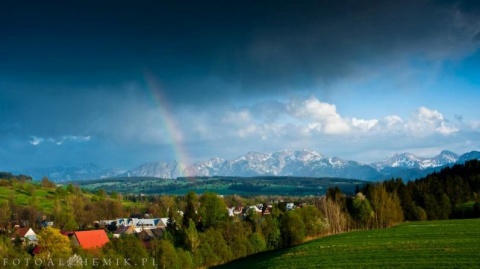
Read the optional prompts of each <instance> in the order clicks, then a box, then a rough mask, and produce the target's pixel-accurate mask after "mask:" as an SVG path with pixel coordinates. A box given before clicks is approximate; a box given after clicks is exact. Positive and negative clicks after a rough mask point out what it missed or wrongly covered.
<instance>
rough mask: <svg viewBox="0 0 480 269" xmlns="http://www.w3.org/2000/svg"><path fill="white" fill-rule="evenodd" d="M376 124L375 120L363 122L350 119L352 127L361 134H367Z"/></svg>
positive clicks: (362, 120)
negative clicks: (361, 132)
mask: <svg viewBox="0 0 480 269" xmlns="http://www.w3.org/2000/svg"><path fill="white" fill-rule="evenodd" d="M377 124H378V120H377V119H372V120H364V119H357V118H353V119H352V126H353V127H355V128H358V129H359V130H361V131H363V132H367V131H369V130H371V129H372V128H373V127H375V126H376V125H377Z"/></svg>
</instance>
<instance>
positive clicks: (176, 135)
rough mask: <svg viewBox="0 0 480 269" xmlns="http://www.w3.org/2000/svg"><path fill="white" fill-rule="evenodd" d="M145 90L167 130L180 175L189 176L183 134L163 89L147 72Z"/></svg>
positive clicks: (168, 140)
mask: <svg viewBox="0 0 480 269" xmlns="http://www.w3.org/2000/svg"><path fill="white" fill-rule="evenodd" d="M144 79H145V84H146V87H145V88H146V91H147V93H148V96H149V98H150V100H152V101H153V102H154V106H155V107H156V108H158V111H159V115H160V119H161V121H162V125H163V126H164V127H165V130H166V131H167V137H166V138H167V142H168V143H169V144H170V145H171V146H172V150H173V154H174V159H175V161H177V163H178V164H179V165H180V171H181V172H182V173H183V175H182V176H189V175H188V174H186V173H187V171H185V169H184V168H185V166H186V165H189V164H190V162H189V158H188V154H187V150H186V148H185V147H184V146H183V143H182V142H183V138H184V135H183V133H182V131H181V130H180V128H178V126H177V124H176V120H175V118H174V117H173V116H172V115H171V113H170V109H169V105H168V102H167V99H166V98H165V96H164V95H163V91H162V88H161V86H160V85H159V83H158V82H157V81H156V79H155V78H154V77H153V76H152V75H151V74H150V73H148V72H144Z"/></svg>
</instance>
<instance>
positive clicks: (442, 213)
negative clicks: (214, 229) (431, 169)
mask: <svg viewBox="0 0 480 269" xmlns="http://www.w3.org/2000/svg"><path fill="white" fill-rule="evenodd" d="M383 184H384V185H385V187H386V189H387V191H388V192H390V193H396V194H397V195H398V197H399V198H400V200H401V205H402V208H403V211H404V216H405V219H406V220H424V219H428V220H435V219H448V218H468V217H480V161H478V160H471V161H468V162H466V163H465V164H457V165H454V166H452V167H446V168H444V169H442V170H441V171H439V172H435V173H432V174H430V175H428V176H426V177H424V178H422V179H417V180H415V181H409V182H408V183H407V184H404V183H403V181H402V180H401V179H391V180H388V181H385V182H384V183H383ZM372 187H373V185H371V184H367V185H366V186H365V187H364V188H363V189H362V190H361V191H362V192H363V193H367V194H368V193H369V192H370V189H371V188H372Z"/></svg>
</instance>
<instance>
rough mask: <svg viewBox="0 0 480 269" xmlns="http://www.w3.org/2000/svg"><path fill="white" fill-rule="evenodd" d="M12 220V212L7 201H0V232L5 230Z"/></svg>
mask: <svg viewBox="0 0 480 269" xmlns="http://www.w3.org/2000/svg"><path fill="white" fill-rule="evenodd" d="M11 218H12V210H11V207H10V202H9V201H8V200H0V231H1V230H2V228H3V229H7V228H8V226H9V223H10V220H11Z"/></svg>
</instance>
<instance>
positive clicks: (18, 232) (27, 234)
mask: <svg viewBox="0 0 480 269" xmlns="http://www.w3.org/2000/svg"><path fill="white" fill-rule="evenodd" d="M17 237H18V238H20V240H22V241H25V239H28V240H29V242H30V243H32V242H37V234H35V232H34V231H33V230H32V228H28V227H25V228H16V229H15V231H14V232H13V234H12V241H13V240H15V239H16V238H17Z"/></svg>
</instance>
